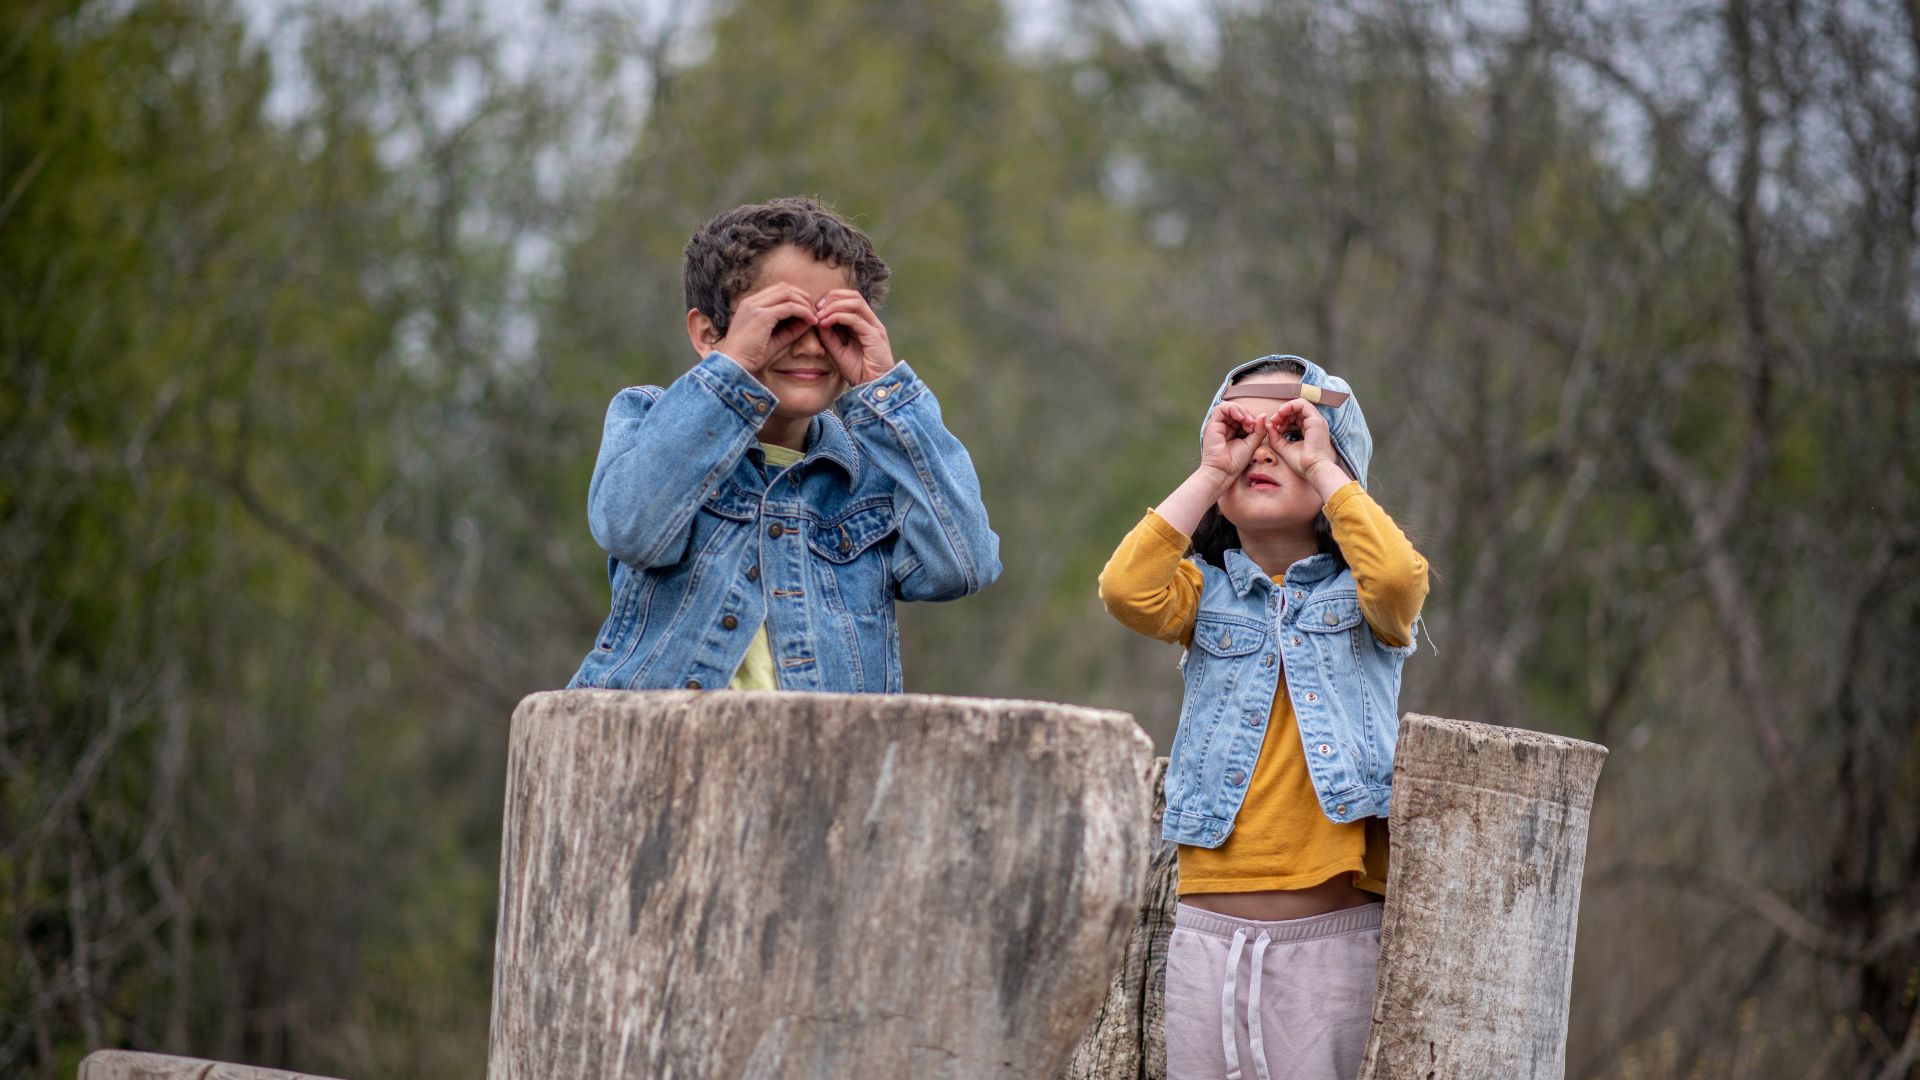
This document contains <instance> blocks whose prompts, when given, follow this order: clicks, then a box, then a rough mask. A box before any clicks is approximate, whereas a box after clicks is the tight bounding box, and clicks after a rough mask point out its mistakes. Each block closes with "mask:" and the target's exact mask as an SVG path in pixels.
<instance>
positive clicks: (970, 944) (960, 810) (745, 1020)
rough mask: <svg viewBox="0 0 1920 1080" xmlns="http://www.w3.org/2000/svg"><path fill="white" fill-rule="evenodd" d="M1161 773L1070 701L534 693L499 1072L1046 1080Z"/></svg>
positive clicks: (511, 805) (504, 912)
mask: <svg viewBox="0 0 1920 1080" xmlns="http://www.w3.org/2000/svg"><path fill="white" fill-rule="evenodd" d="M1151 763H1152V745H1151V743H1150V742H1149V741H1148V740H1147V738H1146V737H1145V736H1144V735H1143V734H1142V733H1141V732H1140V731H1139V729H1138V727H1137V726H1136V725H1135V724H1134V723H1133V720H1132V718H1131V717H1129V716H1127V715H1126V714H1124V713H1116V712H1103V711H1097V710H1091V709H1082V708H1076V707H1073V706H1066V705H1053V704H1041V703H1035V702H1011V701H989V700H978V699H962V698H936V697H925V696H917V695H916V696H871V695H862V696H848V695H830V694H754V693H731V692H716V693H704V694H702V693H688V692H668V693H634V692H612V691H590V690H576V691H561V692H554V693H543V694H535V695H533V696H531V697H529V698H527V699H526V700H525V701H523V702H522V703H521V705H520V708H519V709H518V710H517V711H516V712H515V714H514V719H513V730H512V735H511V747H510V753H509V761H508V777H507V810H506V822H505V835H504V851H503V858H502V866H501V908H500V925H499V934H498V938H497V942H496V949H495V963H494V994H493V1022H492V1041H491V1046H490V1050H489V1058H488V1075H489V1076H490V1077H492V1078H494V1080H506V1078H521V1077H529V1078H530V1077H609V1076H632V1077H643V1076H644V1077H662V1078H666V1077H722V1076H724V1077H752V1078H770V1077H789V1076H791V1077H842V1076H851V1077H858V1078H860V1080H869V1078H879V1077H1031V1076H1047V1075H1052V1074H1053V1073H1055V1072H1057V1071H1058V1070H1059V1068H1060V1067H1061V1065H1062V1064H1063V1063H1064V1061H1065V1059H1066V1057H1067V1055H1068V1054H1069V1053H1070V1052H1071V1051H1072V1049H1073V1046H1074V1041H1075V1039H1076V1038H1077V1037H1078V1036H1079V1035H1080V1034H1081V1033H1082V1032H1083V1031H1084V1030H1085V1028H1086V1026H1087V1022H1088V1020H1089V1019H1090V1018H1091V1017H1092V1015H1093V1013H1094V1011H1095V1009H1096V1008H1097V1007H1098V1005H1099V1003H1100V996H1101V990H1102V988H1103V987H1104V986H1105V985H1106V983H1107V980H1108V976H1109V974H1110V973H1111V971H1112V970H1113V965H1114V964H1115V963H1116V962H1117V961H1118V959H1119V957H1120V954H1121V950H1122V948H1123V947H1124V945H1125V943H1126V940H1127V936H1128V931H1129V930H1130V929H1131V928H1132V926H1133V922H1134V915H1135V910H1136V906H1137V904H1138V902H1139V896H1138V890H1139V882H1140V878H1141V875H1142V873H1143V872H1144V870H1145V866H1146V862H1147V855H1148V850H1149V843H1148V840H1149V838H1150V837H1149V834H1148V832H1147V830H1146V828H1145V827H1144V823H1145V822H1146V820H1147V817H1148V814H1149V809H1150V807H1149V803H1148V791H1149V788H1148V782H1149V770H1150V768H1151Z"/></svg>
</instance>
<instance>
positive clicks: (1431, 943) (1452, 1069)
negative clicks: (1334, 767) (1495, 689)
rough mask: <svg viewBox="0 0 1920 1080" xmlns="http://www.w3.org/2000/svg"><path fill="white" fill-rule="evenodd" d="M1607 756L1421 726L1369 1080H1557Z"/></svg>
mask: <svg viewBox="0 0 1920 1080" xmlns="http://www.w3.org/2000/svg"><path fill="white" fill-rule="evenodd" d="M1606 757H1607V751H1606V748H1605V747H1602V746H1597V745H1595V744H1593V743H1587V742H1581V741H1579V740H1576V739H1567V738H1561V737H1558V736H1553V735H1543V734H1540V733H1538V732H1532V731H1522V730H1518V729H1515V728H1502V727H1493V726H1490V725H1486V724H1472V723H1464V722H1462V721H1459V720H1443V719H1440V718H1438V717H1432V716H1419V715H1416V714H1413V713H1409V714H1407V716H1406V717H1404V718H1403V719H1402V721H1401V727H1400V746H1399V750H1398V752H1397V754H1396V757H1395V761H1394V779H1393V814H1392V824H1393V859H1392V864H1391V866H1390V868H1389V870H1388V878H1387V908H1386V912H1385V914H1384V922H1383V924H1382V926H1381V932H1380V979H1379V984H1378V990H1377V991H1376V994H1375V997H1374V1009H1373V1030H1372V1033H1371V1035H1370V1037H1369V1040H1368V1043H1367V1055H1366V1059H1365V1062H1364V1064H1363V1065H1362V1067H1361V1074H1360V1075H1361V1078H1362V1080H1401V1078H1405V1077H1421V1078H1434V1080H1447V1078H1459V1080H1478V1078H1482V1077H1490V1076H1498V1077H1502V1078H1503V1080H1506V1078H1515V1080H1519V1078H1547V1077H1552V1078H1558V1077H1561V1076H1563V1075H1564V1074H1565V1071H1566V1041H1567V1004H1568V998H1569V995H1570V994H1571V992H1572V983H1573V938H1574V926H1575V921H1576V919H1577V918H1578V915H1579V908H1580V874H1581V869H1582V867H1583V866H1584V865H1585V863H1586V850H1587V818H1588V814H1589V812H1590V810H1591V808H1592V805H1593V789H1594V784H1595V782H1596V781H1597V780H1598V779H1599V776H1600V766H1601V765H1602V763H1604V762H1605V760H1606Z"/></svg>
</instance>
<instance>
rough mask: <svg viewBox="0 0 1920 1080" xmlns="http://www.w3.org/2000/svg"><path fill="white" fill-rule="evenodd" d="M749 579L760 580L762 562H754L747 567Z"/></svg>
mask: <svg viewBox="0 0 1920 1080" xmlns="http://www.w3.org/2000/svg"><path fill="white" fill-rule="evenodd" d="M747 580H748V581H759V580H760V564H759V563H754V564H753V565H752V566H749V567H747Z"/></svg>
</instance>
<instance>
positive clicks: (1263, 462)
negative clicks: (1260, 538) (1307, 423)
mask: <svg viewBox="0 0 1920 1080" xmlns="http://www.w3.org/2000/svg"><path fill="white" fill-rule="evenodd" d="M1299 381H1300V376H1298V375H1293V374H1289V373H1287V372H1281V371H1269V372H1265V373H1262V374H1259V375H1249V376H1247V377H1246V378H1244V379H1241V380H1240V382H1241V384H1256V383H1297V382H1299ZM1234 404H1235V405H1238V406H1240V407H1241V408H1243V409H1245V410H1246V411H1247V412H1249V413H1252V414H1253V415H1254V416H1256V417H1261V418H1264V417H1268V416H1272V415H1273V414H1274V413H1276V412H1279V411H1280V406H1281V404H1282V402H1281V401H1280V400H1279V399H1277V398H1256V397H1245V398H1236V399H1234ZM1250 437H1257V436H1250ZM1280 437H1281V438H1283V439H1298V438H1299V437H1300V435H1299V433H1298V432H1284V433H1282V434H1281V436H1280ZM1320 506H1321V500H1320V493H1319V492H1317V491H1315V490H1314V489H1313V485H1312V484H1309V483H1307V478H1306V477H1304V476H1301V475H1300V474H1299V473H1297V472H1294V471H1293V469H1292V468H1291V467H1290V466H1288V465H1287V463H1286V462H1285V461H1282V460H1281V459H1280V455H1279V454H1278V453H1277V452H1276V451H1275V450H1274V448H1273V447H1271V446H1268V445H1265V444H1264V443H1263V444H1262V445H1260V446H1258V447H1256V448H1255V449H1254V451H1253V457H1252V458H1250V459H1248V461H1247V467H1246V468H1245V469H1243V470H1241V472H1240V475H1239V476H1236V477H1234V479H1233V485H1232V486H1231V487H1229V488H1228V489H1227V490H1226V493H1225V494H1223V495H1221V496H1220V513H1221V515H1222V516H1224V517H1225V518H1226V519H1227V520H1228V521H1231V522H1233V526H1234V528H1236V529H1238V530H1240V532H1241V534H1242V538H1243V539H1244V538H1245V534H1247V533H1248V532H1250V531H1252V532H1260V531H1268V532H1299V531H1304V532H1305V533H1306V534H1307V535H1309V536H1311V535H1312V534H1313V521H1314V518H1316V517H1318V516H1319V514H1320Z"/></svg>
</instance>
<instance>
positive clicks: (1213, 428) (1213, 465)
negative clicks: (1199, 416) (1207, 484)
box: [1200, 401, 1268, 487]
mask: <svg viewBox="0 0 1920 1080" xmlns="http://www.w3.org/2000/svg"><path fill="white" fill-rule="evenodd" d="M1266 441H1268V432H1267V430H1266V429H1265V428H1264V427H1263V426H1262V424H1261V422H1260V420H1259V418H1258V417H1256V416H1254V415H1253V414H1252V413H1250V412H1248V411H1247V410H1245V409H1243V408H1241V407H1240V406H1238V405H1235V404H1234V403H1232V402H1230V401H1223V402H1221V403H1220V406H1219V407H1218V408H1216V409H1214V410H1213V415H1211V416H1209V417H1207V428H1206V431H1205V433H1204V434H1203V435H1202V437H1201V440H1200V467H1201V468H1202V469H1214V470H1218V471H1219V473H1220V477H1219V479H1220V483H1221V486H1223V487H1224V486H1226V485H1228V484H1231V483H1233V480H1234V478H1235V477H1237V476H1239V475H1240V472H1241V470H1243V469H1245V468H1246V467H1247V462H1248V461H1250V460H1252V458H1253V452H1254V451H1255V450H1257V449H1259V447H1260V444H1261V443H1263V442H1266Z"/></svg>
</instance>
